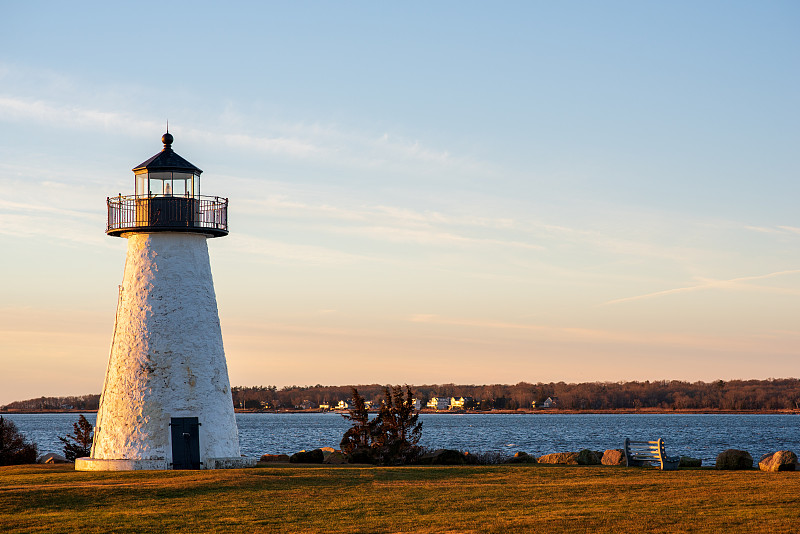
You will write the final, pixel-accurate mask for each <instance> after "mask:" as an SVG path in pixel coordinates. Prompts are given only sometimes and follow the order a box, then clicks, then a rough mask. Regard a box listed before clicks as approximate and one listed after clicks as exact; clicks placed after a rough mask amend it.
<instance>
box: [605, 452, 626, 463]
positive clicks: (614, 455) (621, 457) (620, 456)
mask: <svg viewBox="0 0 800 534" xmlns="http://www.w3.org/2000/svg"><path fill="white" fill-rule="evenodd" d="M600 463H601V464H603V465H626V463H627V462H625V451H624V450H623V449H608V450H607V451H605V452H604V453H603V457H602V458H601V459H600Z"/></svg>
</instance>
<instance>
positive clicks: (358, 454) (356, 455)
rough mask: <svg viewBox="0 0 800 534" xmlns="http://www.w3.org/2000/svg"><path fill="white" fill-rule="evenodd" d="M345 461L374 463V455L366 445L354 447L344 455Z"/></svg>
mask: <svg viewBox="0 0 800 534" xmlns="http://www.w3.org/2000/svg"><path fill="white" fill-rule="evenodd" d="M346 458H347V461H348V462H349V463H351V464H374V463H375V457H374V456H373V455H372V451H371V450H370V449H369V448H366V447H356V448H355V449H353V450H352V451H351V452H350V454H348V455H346Z"/></svg>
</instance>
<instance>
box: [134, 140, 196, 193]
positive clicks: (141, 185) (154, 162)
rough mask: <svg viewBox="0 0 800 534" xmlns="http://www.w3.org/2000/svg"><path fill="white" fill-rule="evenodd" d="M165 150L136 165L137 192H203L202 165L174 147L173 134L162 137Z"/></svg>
mask: <svg viewBox="0 0 800 534" xmlns="http://www.w3.org/2000/svg"><path fill="white" fill-rule="evenodd" d="M161 141H162V142H163V143H164V150H162V151H161V152H159V153H158V154H156V155H155V156H153V157H152V158H150V159H148V160H147V161H145V162H144V163H142V164H140V165H139V166H138V167H135V168H134V169H133V174H134V175H135V176H136V196H137V197H147V196H154V197H155V196H179V197H184V196H186V197H199V196H200V173H202V172H203V171H201V170H200V169H198V168H197V167H195V166H194V165H192V164H191V163H189V162H188V161H186V160H185V159H183V158H182V157H180V156H179V155H178V154H176V153H175V151H174V150H172V141H173V137H172V134H170V133H169V132H167V133H165V134H164V135H163V136H162V137H161Z"/></svg>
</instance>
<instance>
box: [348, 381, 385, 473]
mask: <svg viewBox="0 0 800 534" xmlns="http://www.w3.org/2000/svg"><path fill="white" fill-rule="evenodd" d="M350 389H351V392H350V394H351V399H350V401H351V405H350V410H349V413H347V414H342V417H344V418H345V419H348V420H349V421H352V426H351V427H350V428H348V429H347V431H346V432H345V433H344V436H343V437H342V441H341V443H339V447H340V448H341V449H342V452H343V453H344V454H345V455H347V456H348V457H349V458H350V461H351V462H353V463H362V462H368V463H372V453H371V449H372V442H373V433H374V431H375V426H376V423H377V419H375V420H373V421H370V420H369V410H368V409H367V403H366V400H365V399H364V397H362V396H361V395H359V393H358V390H357V389H356V388H354V387H353V388H350Z"/></svg>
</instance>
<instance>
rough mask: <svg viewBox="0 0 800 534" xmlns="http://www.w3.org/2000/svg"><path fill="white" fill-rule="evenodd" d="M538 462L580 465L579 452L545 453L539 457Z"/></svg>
mask: <svg viewBox="0 0 800 534" xmlns="http://www.w3.org/2000/svg"><path fill="white" fill-rule="evenodd" d="M538 462H539V463H540V464H563V465H579V464H578V453H577V452H554V453H553V454H545V455H544V456H540V457H539V460H538Z"/></svg>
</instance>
